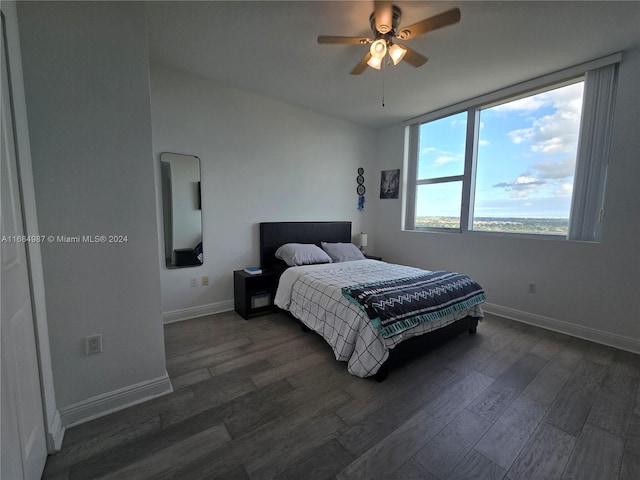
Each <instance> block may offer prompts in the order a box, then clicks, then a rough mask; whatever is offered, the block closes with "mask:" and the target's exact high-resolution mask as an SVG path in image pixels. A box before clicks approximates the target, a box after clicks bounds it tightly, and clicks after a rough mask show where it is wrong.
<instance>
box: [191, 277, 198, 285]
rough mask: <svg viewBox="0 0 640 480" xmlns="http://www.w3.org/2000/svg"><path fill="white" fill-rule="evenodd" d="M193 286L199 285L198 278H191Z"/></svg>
mask: <svg viewBox="0 0 640 480" xmlns="http://www.w3.org/2000/svg"><path fill="white" fill-rule="evenodd" d="M191 286H192V287H197V286H198V280H197V279H195V278H192V279H191Z"/></svg>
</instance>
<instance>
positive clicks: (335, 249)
mask: <svg viewBox="0 0 640 480" xmlns="http://www.w3.org/2000/svg"><path fill="white" fill-rule="evenodd" d="M321 245H322V249H323V250H324V251H325V252H327V253H328V254H329V256H330V257H331V260H333V261H334V262H348V261H350V260H364V259H365V256H364V255H363V254H362V252H361V251H360V249H358V247H356V246H355V245H354V244H353V243H326V242H322V243H321Z"/></svg>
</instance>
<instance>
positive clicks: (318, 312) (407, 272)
mask: <svg viewBox="0 0 640 480" xmlns="http://www.w3.org/2000/svg"><path fill="white" fill-rule="evenodd" d="M351 240H352V234H351V222H264V223H261V224H260V263H261V266H262V268H263V269H265V270H270V271H274V270H275V271H277V272H278V273H279V282H278V289H277V291H276V295H275V302H274V303H275V304H276V306H277V307H279V308H281V309H282V310H285V311H287V312H289V313H290V314H291V315H292V316H293V317H295V318H296V319H298V320H299V321H300V322H301V323H302V326H303V329H304V330H311V331H314V332H316V333H317V334H319V335H321V336H322V337H323V338H324V339H325V340H326V341H327V343H328V344H329V345H330V346H331V348H332V349H333V352H334V355H335V357H336V359H337V360H340V361H345V362H347V369H348V371H349V373H351V374H352V375H356V376H358V377H363V378H364V377H371V376H373V377H375V378H376V379H377V380H379V381H381V380H383V379H384V378H386V376H387V374H388V372H389V370H390V368H391V366H392V365H393V364H394V363H397V362H398V361H399V360H401V359H405V358H406V357H411V356H414V355H416V354H418V353H419V352H422V351H424V350H425V349H426V348H428V347H429V346H432V345H435V344H438V343H440V342H442V341H444V340H446V339H448V338H451V337H452V336H454V335H458V334H460V333H462V332H464V331H469V332H470V333H475V332H476V328H477V325H478V320H479V319H481V318H482V317H483V312H482V308H481V303H482V302H483V301H484V291H482V289H481V287H480V286H479V285H478V284H477V283H475V282H474V281H473V280H472V279H469V277H467V276H465V275H461V274H458V273H455V272H442V271H437V272H430V271H426V270H421V269H418V268H414V267H409V266H404V265H395V264H390V263H386V262H382V261H378V260H372V259H366V258H364V259H363V258H361V257H360V258H358V259H352V258H353V257H349V256H347V257H345V258H346V261H340V262H335V261H334V262H331V263H328V262H327V263H313V262H307V263H311V264H304V265H296V266H288V265H287V264H286V263H285V262H284V261H283V260H281V259H280V258H278V257H276V252H277V253H278V255H279V256H282V253H281V251H279V249H280V248H281V247H283V246H284V245H290V244H302V246H310V247H311V248H313V247H312V246H313V245H316V246H321V245H322V244H323V243H325V242H326V245H323V246H324V248H325V249H327V251H329V250H328V247H330V246H332V245H338V246H342V245H343V244H344V246H350V245H349V244H350V243H351ZM351 247H352V248H353V246H351ZM330 253H331V254H332V255H333V258H334V259H336V257H335V255H334V254H333V252H330ZM355 256H356V255H354V257H355ZM338 259H340V260H343V258H339V257H338ZM318 261H320V260H318ZM287 262H290V264H291V260H290V259H287ZM293 263H295V262H293ZM303 263H305V262H303ZM445 280H446V282H449V283H445ZM462 284H464V285H465V286H464V288H465V289H466V290H463V292H464V295H462V297H464V298H463V299H461V300H456V301H455V302H452V301H450V302H448V303H447V302H445V301H444V300H443V301H442V302H443V303H441V304H438V305H432V306H429V307H428V308H423V309H421V310H420V311H419V312H418V313H419V315H418V314H417V313H411V314H409V313H407V311H400V310H399V311H396V312H393V313H394V314H393V315H392V314H389V315H388V318H387V317H385V315H386V313H385V312H384V311H382V310H376V311H375V312H374V311H373V308H374V306H376V307H380V305H383V306H384V308H390V307H389V305H395V306H396V308H401V309H402V308H404V305H400V306H398V305H399V304H404V303H405V302H404V301H400V302H398V301H397V299H398V298H399V296H400V297H402V298H403V299H407V298H409V297H411V298H414V297H416V296H418V295H422V296H425V295H423V292H427V293H428V295H431V296H434V293H433V292H436V294H435V295H436V296H437V294H439V293H440V292H443V291H445V290H447V288H448V286H449V285H452V287H451V288H448V291H451V290H457V289H459V288H460V289H462V288H463V287H461V286H460V285H462ZM467 284H468V286H467ZM425 286H426V287H425ZM389 292H392V293H389ZM416 292H418V294H417V295H416ZM445 293H446V292H445ZM384 295H387V296H386V297H385V296H384ZM443 295H444V293H443ZM447 295H448V293H447ZM443 298H444V297H443ZM372 299H373V300H372ZM389 299H391V301H389ZM367 301H368V303H367ZM409 303H410V302H409ZM380 308H383V307H380ZM405 310H406V309H405Z"/></svg>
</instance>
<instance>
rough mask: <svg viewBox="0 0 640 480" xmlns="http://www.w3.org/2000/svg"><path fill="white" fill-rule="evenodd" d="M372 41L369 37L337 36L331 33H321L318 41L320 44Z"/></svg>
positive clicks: (365, 42) (356, 43)
mask: <svg viewBox="0 0 640 480" xmlns="http://www.w3.org/2000/svg"><path fill="white" fill-rule="evenodd" d="M372 41H373V40H371V39H370V38H367V37H336V36H331V35H320V36H319V37H318V43H320V44H350V45H366V44H368V43H371V42H372Z"/></svg>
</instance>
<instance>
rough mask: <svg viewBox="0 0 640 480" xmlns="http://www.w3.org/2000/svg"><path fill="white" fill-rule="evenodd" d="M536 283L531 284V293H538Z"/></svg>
mask: <svg viewBox="0 0 640 480" xmlns="http://www.w3.org/2000/svg"><path fill="white" fill-rule="evenodd" d="M536 290H537V288H536V284H535V283H530V284H529V293H536Z"/></svg>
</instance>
